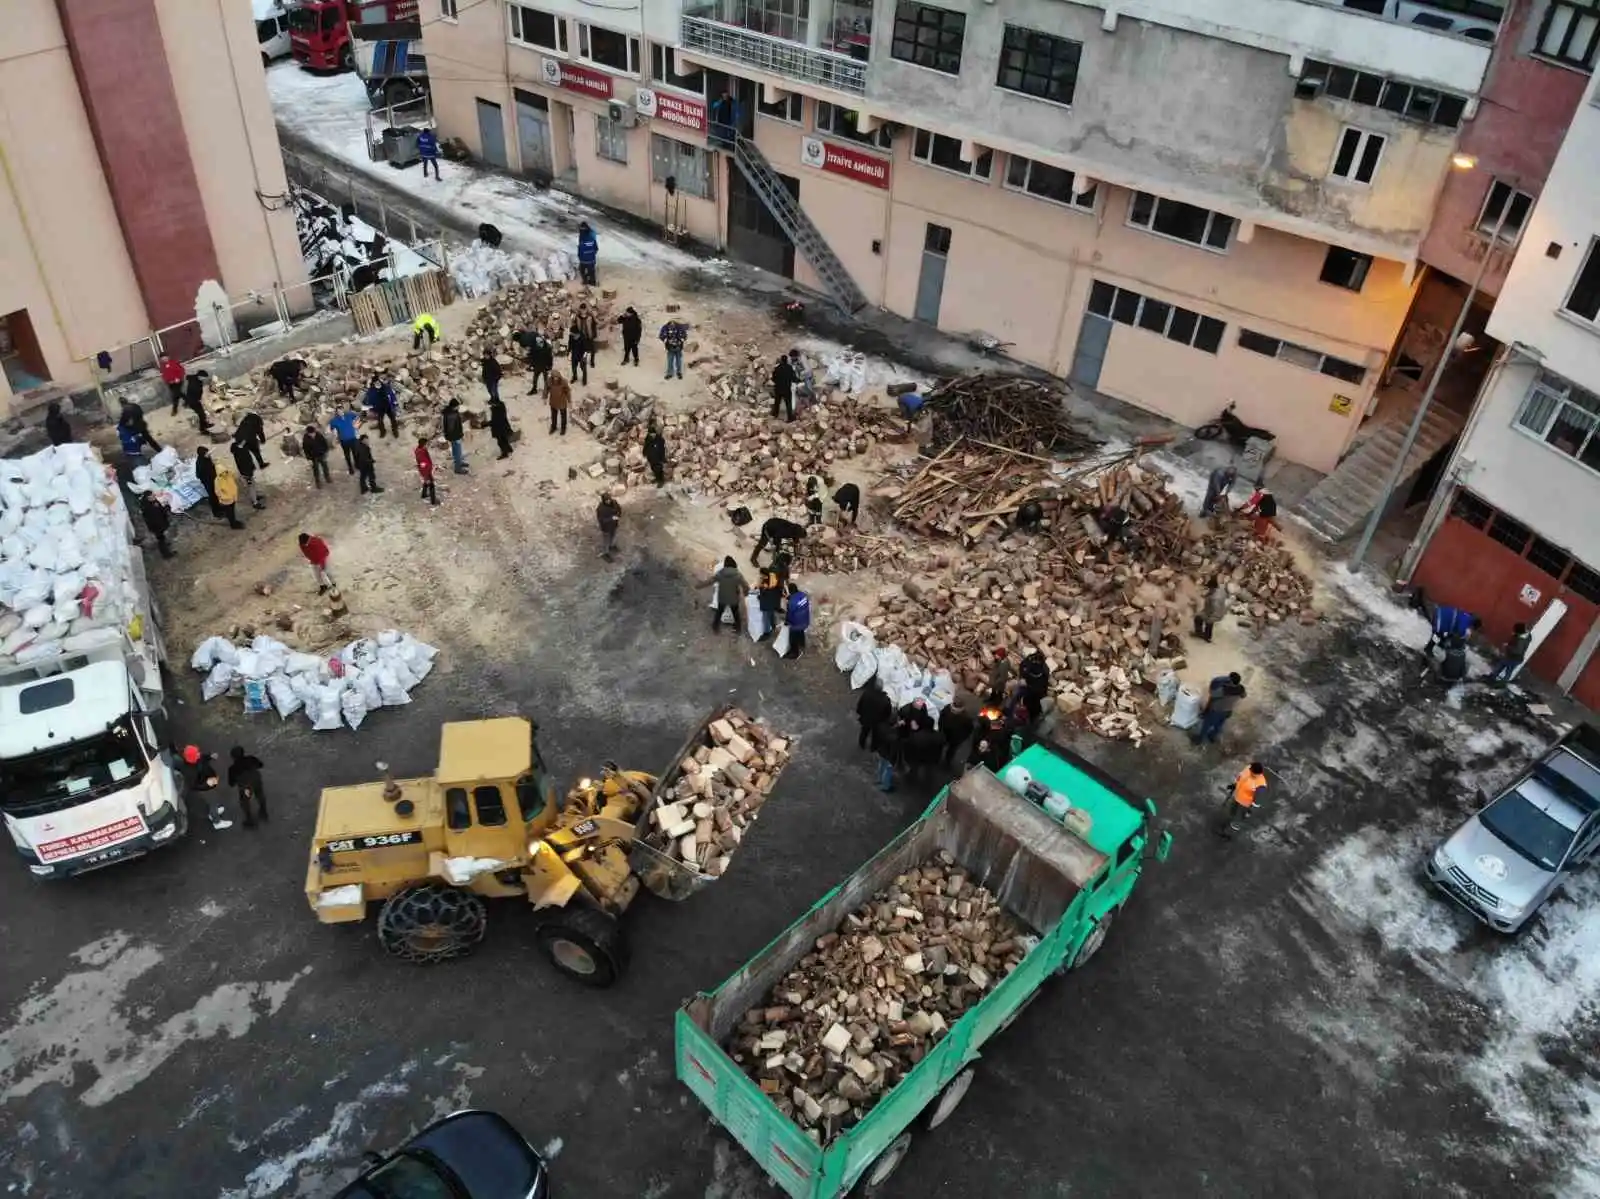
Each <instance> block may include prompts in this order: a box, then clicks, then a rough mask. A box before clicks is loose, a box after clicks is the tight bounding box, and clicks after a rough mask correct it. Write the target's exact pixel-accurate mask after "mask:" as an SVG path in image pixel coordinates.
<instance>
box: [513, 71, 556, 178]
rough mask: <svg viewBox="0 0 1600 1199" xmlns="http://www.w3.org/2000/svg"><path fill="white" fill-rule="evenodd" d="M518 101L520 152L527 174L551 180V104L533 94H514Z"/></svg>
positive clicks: (518, 141) (520, 92)
mask: <svg viewBox="0 0 1600 1199" xmlns="http://www.w3.org/2000/svg"><path fill="white" fill-rule="evenodd" d="M514 94H515V97H516V101H517V153H518V155H519V161H520V163H521V165H522V173H523V174H524V175H538V176H540V177H541V178H544V179H549V178H550V176H551V175H552V174H553V173H554V172H553V170H552V168H551V165H550V164H551V162H552V158H551V154H550V101H548V100H546V99H545V98H544V97H543V96H535V95H533V94H532V93H531V92H522V91H519V92H516V93H514Z"/></svg>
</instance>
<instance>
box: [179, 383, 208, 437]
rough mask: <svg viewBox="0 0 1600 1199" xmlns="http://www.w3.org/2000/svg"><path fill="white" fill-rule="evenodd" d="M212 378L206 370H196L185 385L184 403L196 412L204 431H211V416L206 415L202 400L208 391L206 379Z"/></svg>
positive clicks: (201, 429)
mask: <svg viewBox="0 0 1600 1199" xmlns="http://www.w3.org/2000/svg"><path fill="white" fill-rule="evenodd" d="M210 378H211V376H210V375H209V374H207V373H206V372H205V371H195V373H194V374H192V375H190V376H189V378H188V379H187V380H186V381H185V382H184V385H183V405H184V407H185V408H187V409H188V410H189V411H190V412H192V413H194V415H195V419H196V420H198V421H199V422H200V432H202V433H209V432H211V418H210V417H208V416H207V415H206V409H205V405H204V404H202V403H201V402H200V401H201V398H202V397H203V396H204V395H205V393H206V381H207V380H209V379H210Z"/></svg>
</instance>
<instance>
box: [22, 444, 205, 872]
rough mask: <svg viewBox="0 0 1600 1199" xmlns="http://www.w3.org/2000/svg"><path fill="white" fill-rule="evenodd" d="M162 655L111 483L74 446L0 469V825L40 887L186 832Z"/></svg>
mask: <svg viewBox="0 0 1600 1199" xmlns="http://www.w3.org/2000/svg"><path fill="white" fill-rule="evenodd" d="M165 659H166V651H165V647H164V645H163V644H162V639H161V630H160V625H159V611H158V609H157V607H156V604H155V601H154V599H153V597H152V596H151V593H150V586H149V583H148V581H147V580H146V578H145V572H144V560H143V557H142V554H141V552H140V550H139V548H138V547H137V546H136V545H135V544H134V540H133V526H132V523H131V521H130V520H129V518H128V510H127V506H126V505H125V504H124V502H123V499H122V493H121V489H120V488H119V487H118V486H117V482H116V477H115V475H114V474H113V472H112V471H111V470H110V469H109V468H107V467H106V466H105V465H104V464H103V463H102V462H101V461H100V460H99V458H98V457H97V456H96V455H95V453H94V451H93V450H92V449H90V448H89V447H88V446H83V445H67V446H55V447H52V448H51V449H48V450H45V451H42V452H41V453H38V454H34V455H31V456H30V457H27V458H16V459H6V460H3V461H0V817H3V818H4V820H5V826H6V831H7V832H8V833H10V834H11V839H12V841H13V842H14V843H15V845H16V849H17V854H18V856H19V857H20V858H21V859H22V861H23V863H24V865H26V866H27V868H28V869H29V870H30V871H31V872H32V873H33V874H34V875H36V876H37V877H40V878H66V877H70V876H71V875H75V874H81V873H83V872H84V871H87V870H95V869H98V868H99V867H101V866H107V865H110V864H111V863H113V862H118V861H122V860H125V859H127V858H131V857H136V856H138V855H140V854H143V853H147V852H149V851H150V850H152V849H155V848H158V847H160V846H162V845H170V844H172V843H174V842H176V841H177V840H178V839H179V838H181V837H182V836H183V834H184V832H185V830H186V828H187V824H188V817H187V813H186V811H185V808H184V796H183V788H184V782H183V778H182V774H181V771H180V769H179V767H178V766H177V765H176V764H175V762H174V760H173V755H172V750H171V747H170V745H169V738H168V734H167V728H166V712H165V702H164V701H165V688H164V682H163V674H162V666H163V663H164V662H165Z"/></svg>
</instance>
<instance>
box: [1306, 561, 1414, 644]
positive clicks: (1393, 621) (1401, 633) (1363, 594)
mask: <svg viewBox="0 0 1600 1199" xmlns="http://www.w3.org/2000/svg"><path fill="white" fill-rule="evenodd" d="M1325 577H1326V579H1327V582H1328V583H1329V585H1330V586H1332V587H1334V588H1336V589H1337V590H1338V591H1339V592H1340V593H1341V594H1342V595H1343V596H1344V597H1345V598H1346V599H1348V600H1350V602H1351V603H1353V604H1354V605H1355V606H1356V607H1357V608H1360V609H1361V610H1362V611H1363V612H1365V613H1366V614H1367V615H1368V616H1370V617H1372V620H1371V621H1370V622H1368V624H1367V627H1368V628H1370V629H1372V630H1374V631H1375V632H1377V633H1379V634H1381V635H1382V636H1384V637H1387V638H1388V639H1389V640H1390V641H1393V642H1395V643H1396V644H1397V645H1402V646H1405V647H1406V648H1407V649H1414V650H1421V649H1422V647H1423V646H1425V645H1427V644H1428V637H1429V629H1428V621H1427V618H1426V617H1424V616H1423V615H1422V613H1421V612H1418V611H1416V610H1415V609H1413V608H1412V607H1411V606H1410V604H1409V602H1408V601H1406V600H1403V599H1399V598H1397V597H1396V596H1395V595H1394V594H1393V592H1392V591H1391V590H1390V588H1389V585H1388V583H1387V582H1385V581H1384V580H1383V578H1382V577H1381V576H1380V575H1377V574H1375V573H1374V572H1372V571H1369V570H1351V569H1350V567H1349V566H1348V565H1345V564H1343V563H1341V564H1339V565H1336V566H1330V567H1329V568H1328V570H1327V571H1326V575H1325Z"/></svg>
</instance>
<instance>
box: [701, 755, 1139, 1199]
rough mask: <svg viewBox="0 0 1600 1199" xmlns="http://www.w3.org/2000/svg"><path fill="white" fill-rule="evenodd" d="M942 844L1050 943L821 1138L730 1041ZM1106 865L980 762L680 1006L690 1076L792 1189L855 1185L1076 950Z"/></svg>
mask: <svg viewBox="0 0 1600 1199" xmlns="http://www.w3.org/2000/svg"><path fill="white" fill-rule="evenodd" d="M940 850H944V851H947V852H948V853H950V855H951V856H952V857H954V859H955V860H956V862H957V863H958V864H960V865H961V866H962V867H964V868H965V869H966V871H967V872H968V874H969V875H970V876H971V878H972V881H973V882H975V883H980V884H982V885H983V886H985V887H987V888H988V889H989V890H990V891H991V892H993V893H994V895H995V896H996V897H997V898H998V899H999V901H1000V904H1001V906H1002V907H1004V908H1005V909H1006V911H1007V912H1009V913H1010V914H1011V915H1013V916H1014V917H1016V918H1018V919H1019V920H1020V921H1021V922H1022V923H1023V924H1024V925H1026V926H1027V928H1028V929H1029V930H1030V931H1032V932H1033V933H1034V934H1035V936H1037V937H1038V938H1039V940H1038V944H1037V945H1035V946H1034V947H1033V948H1032V949H1031V950H1029V952H1028V953H1027V954H1026V955H1025V956H1024V957H1023V959H1022V961H1021V962H1020V963H1019V964H1018V966H1017V967H1016V968H1015V969H1014V970H1013V971H1012V972H1011V973H1010V974H1008V975H1007V976H1006V977H1005V978H1004V979H1002V980H1001V981H1000V982H999V983H998V984H997V985H996V986H995V988H994V989H993V990H992V991H990V992H989V993H988V994H987V995H985V996H984V997H983V998H982V999H981V1000H980V1001H979V1002H978V1003H976V1004H975V1005H974V1006H973V1007H971V1008H970V1009H968V1010H967V1011H966V1012H965V1013H963V1015H962V1016H961V1018H960V1019H959V1020H957V1021H956V1023H955V1024H954V1025H953V1026H952V1027H951V1029H950V1031H949V1033H948V1034H946V1036H945V1037H944V1038H943V1039H942V1040H940V1041H939V1042H938V1043H937V1044H935V1045H934V1046H933V1047H932V1048H931V1049H930V1050H929V1052H928V1054H927V1056H926V1057H924V1058H923V1060H922V1061H921V1062H920V1063H918V1065H917V1066H916V1067H915V1068H914V1069H912V1070H911V1071H910V1073H908V1074H907V1075H906V1076H905V1077H904V1078H903V1079H901V1081H900V1082H899V1083H898V1084H897V1085H896V1086H894V1087H893V1088H892V1089H890V1090H889V1091H888V1092H887V1093H886V1094H885V1095H884V1096H883V1097H882V1098H880V1099H879V1101H878V1102H877V1104H876V1105H875V1106H874V1107H873V1108H872V1109H871V1110H870V1111H869V1112H868V1113H867V1114H866V1116H865V1117H864V1118H863V1119H862V1120H861V1122H860V1123H858V1124H857V1125H855V1127H853V1128H851V1129H849V1130H848V1131H846V1132H843V1133H841V1134H839V1135H838V1136H836V1137H835V1138H834V1139H833V1141H832V1142H831V1143H829V1144H828V1145H827V1146H820V1145H818V1144H817V1143H816V1142H815V1141H813V1140H812V1139H811V1137H810V1136H809V1135H807V1133H806V1132H804V1131H803V1130H802V1129H801V1128H800V1127H799V1126H798V1125H796V1124H795V1123H794V1122H793V1121H791V1120H789V1119H788V1118H787V1117H786V1116H784V1115H783V1113H782V1112H780V1111H779V1110H778V1108H777V1107H776V1106H775V1105H774V1104H773V1103H772V1101H771V1100H770V1099H769V1098H768V1097H767V1096H766V1095H765V1094H764V1093H762V1091H761V1089H760V1088H759V1087H758V1086H757V1085H756V1084H755V1082H753V1081H752V1080H751V1079H750V1078H749V1077H748V1076H747V1075H746V1074H745V1073H744V1071H743V1070H741V1069H740V1068H739V1066H738V1064H737V1063H735V1062H734V1061H733V1060H732V1059H731V1058H730V1057H729V1056H728V1055H727V1054H726V1053H725V1052H724V1050H723V1049H722V1046H723V1045H724V1044H725V1043H726V1042H727V1040H728V1039H729V1037H730V1035H731V1034H732V1032H733V1031H734V1028H735V1026H736V1025H737V1024H738V1022H739V1020H740V1018H741V1017H742V1016H743V1015H744V1013H745V1012H746V1011H748V1010H749V1009H750V1008H752V1007H754V1006H756V1005H757V1004H760V1003H762V1002H764V1001H765V999H766V997H767V995H768V993H769V992H770V991H771V990H772V988H773V987H774V986H775V985H776V984H777V983H778V982H779V980H781V979H782V978H783V976H784V975H785V974H786V973H787V972H788V971H789V970H790V969H791V968H793V967H794V965H795V964H796V963H797V962H798V961H799V960H800V959H801V958H802V957H804V956H805V954H806V953H808V952H809V951H810V950H811V948H812V946H813V945H814V944H815V942H816V940H817V938H818V937H820V936H822V935H823V934H824V933H829V932H832V931H834V930H835V929H837V928H838V927H839V926H840V925H841V924H842V923H843V922H844V919H845V917H846V916H847V915H848V914H849V913H851V912H853V911H855V910H856V909H857V908H859V907H860V906H861V905H862V904H863V903H865V902H866V901H867V900H868V899H869V898H870V897H871V896H872V895H873V894H875V893H876V892H878V891H879V890H881V889H883V888H884V887H885V886H887V885H888V884H889V883H890V882H892V881H893V879H894V878H895V876H896V875H898V874H901V873H904V872H905V871H906V870H909V869H910V868H912V867H913V866H916V865H919V864H920V863H922V862H924V861H926V860H927V859H928V858H930V857H933V856H934V855H935V854H937V853H938V852H939V851H940ZM1107 862H1108V859H1107V857H1106V855H1105V854H1103V853H1101V852H1099V851H1098V850H1095V849H1093V848H1091V847H1090V846H1089V845H1088V844H1086V843H1085V842H1084V841H1082V840H1080V839H1079V838H1078V837H1076V836H1074V835H1073V834H1072V833H1071V832H1069V831H1067V830H1066V829H1065V828H1063V827H1062V826H1061V825H1060V824H1058V823H1056V822H1055V821H1054V820H1052V819H1051V818H1050V817H1049V816H1047V815H1046V814H1045V813H1044V812H1043V811H1041V810H1040V809H1039V808H1037V807H1035V806H1034V805H1033V804H1031V803H1029V802H1028V801H1026V800H1024V799H1022V798H1020V797H1019V796H1017V795H1014V794H1013V793H1012V792H1010V791H1009V790H1008V789H1007V788H1006V787H1005V785H1004V784H1003V783H1001V782H1000V781H999V780H998V779H997V778H995V777H994V775H992V774H990V773H989V772H988V771H986V770H976V771H971V772H969V773H968V774H966V775H964V776H963V777H962V778H961V779H960V780H958V781H957V782H956V783H954V784H952V785H951V786H950V787H948V788H947V789H946V790H945V791H944V792H943V793H941V795H940V796H939V797H938V798H937V799H936V800H934V802H933V803H932V804H931V805H930V806H929V807H928V809H927V811H925V812H924V813H923V815H922V816H921V817H920V818H919V819H918V820H917V821H916V822H915V823H914V824H912V825H911V826H910V827H909V828H907V829H906V830H905V831H904V832H902V833H901V834H900V835H899V836H898V837H896V838H895V839H894V840H893V841H891V842H890V843H889V844H888V845H887V846H885V847H884V848H883V849H882V850H880V851H879V852H878V853H877V854H875V855H874V856H873V857H872V858H871V859H869V860H868V861H867V862H866V863H865V864H864V865H863V866H861V868H860V869H858V870H856V871H855V873H853V874H851V875H850V877H848V878H847V879H845V881H844V882H842V883H841V884H839V886H837V887H835V888H834V889H833V890H832V891H830V892H829V893H828V894H827V895H825V896H823V898H822V899H821V900H820V901H818V903H817V904H816V905H815V906H813V907H812V908H811V910H810V911H808V912H807V913H806V914H805V915H804V916H802V917H800V919H798V920H797V921H795V922H794V923H793V924H792V925H790V926H789V928H788V929H786V930H785V931H784V932H783V933H782V934H780V935H779V936H778V937H777V938H776V939H775V940H774V941H773V942H772V943H771V944H769V945H768V946H767V947H766V948H765V949H763V950H761V952H760V953H758V954H756V956H755V957H754V958H752V959H751V960H750V961H749V962H748V963H746V964H745V965H744V966H742V967H740V968H739V970H737V971H736V972H735V973H734V974H733V975H732V976H731V977H730V978H728V979H727V980H726V981H725V982H723V983H722V985H721V986H719V987H718V988H717V989H716V990H714V991H712V992H710V993H709V994H704V993H703V994H701V995H698V996H696V997H695V998H694V999H692V1000H690V1001H689V1002H688V1003H687V1004H686V1005H685V1006H684V1007H683V1008H682V1009H681V1010H680V1011H679V1012H678V1014H677V1018H676V1042H677V1046H676V1052H677V1071H678V1077H679V1079H680V1080H681V1081H682V1082H684V1083H685V1084H686V1085H687V1086H688V1087H689V1089H690V1090H692V1091H693V1092H694V1093H695V1094H696V1095H697V1096H699V1098H700V1100H701V1101H702V1102H703V1103H704V1104H705V1105H706V1107H707V1108H709V1109H710V1111H711V1114H712V1115H713V1116H714V1117H715V1118H716V1119H717V1121H718V1122H719V1123H721V1124H722V1125H723V1126H724V1127H725V1128H726V1129H727V1130H728V1131H729V1132H730V1133H731V1134H732V1135H733V1136H734V1137H735V1138H736V1139H737V1140H738V1141H739V1143H740V1144H742V1145H743V1146H744V1147H745V1149H746V1150H747V1151H748V1152H749V1153H750V1155H751V1156H752V1157H754V1158H755V1159H756V1160H757V1161H758V1162H760V1163H761V1165H762V1167H763V1168H764V1169H765V1170H766V1172H767V1173H768V1175H769V1176H771V1177H772V1179H773V1180H774V1181H775V1182H776V1183H777V1184H778V1185H779V1186H780V1187H781V1188H782V1189H783V1190H784V1191H785V1192H787V1193H788V1194H790V1195H793V1196H796V1197H797V1199H812V1197H822V1196H826V1197H832V1196H837V1195H842V1194H844V1193H845V1191H847V1190H848V1189H849V1188H850V1186H852V1185H853V1184H854V1183H855V1181H856V1180H857V1178H859V1176H860V1175H861V1173H862V1172H863V1171H865V1170H866V1168H867V1167H868V1166H869V1165H870V1164H871V1163H872V1162H873V1161H874V1159H876V1158H877V1156H878V1155H879V1154H880V1153H881V1152H883V1150H884V1149H885V1147H887V1146H888V1144H889V1143H890V1142H891V1141H892V1140H894V1138H895V1137H896V1136H898V1135H899V1133H900V1132H901V1131H902V1130H903V1129H904V1128H905V1127H906V1126H907V1125H908V1124H909V1123H910V1122H911V1121H912V1120H913V1119H914V1118H915V1117H916V1115H917V1113H918V1112H920V1111H921V1110H922V1109H923V1107H925V1106H926V1105H927V1104H928V1103H929V1102H930V1101H931V1100H932V1099H933V1098H934V1097H935V1096H936V1095H937V1094H938V1093H939V1091H940V1089H941V1088H942V1087H943V1086H944V1085H945V1084H946V1083H947V1082H949V1081H950V1079H952V1078H953V1077H955V1075H956V1074H958V1073H959V1072H960V1071H961V1069H962V1067H963V1066H965V1065H966V1063H967V1062H969V1061H970V1060H971V1059H972V1058H973V1057H975V1056H976V1055H977V1051H978V1048H979V1047H980V1046H981V1045H982V1044H983V1043H984V1042H985V1041H987V1040H988V1039H989V1037H991V1036H993V1035H994V1033H995V1032H996V1031H997V1030H998V1029H999V1028H1000V1026H1001V1025H1003V1024H1004V1023H1005V1022H1006V1021H1007V1019H1008V1018H1009V1017H1010V1016H1011V1015H1013V1014H1014V1013H1015V1012H1016V1011H1017V1010H1018V1009H1019V1008H1020V1007H1021V1006H1022V1005H1023V1004H1024V1003H1026V1002H1027V1000H1028V999H1029V998H1030V997H1031V996H1032V995H1033V993H1034V992H1035V991H1036V990H1037V989H1038V987H1039V985H1040V984H1041V983H1042V982H1043V981H1044V980H1045V979H1046V978H1047V977H1048V976H1049V975H1050V974H1051V973H1052V972H1054V971H1055V970H1056V969H1058V968H1059V967H1060V966H1061V965H1062V961H1063V959H1064V958H1065V957H1066V956H1067V954H1068V953H1069V952H1071V951H1073V950H1075V949H1076V947H1077V945H1078V943H1079V941H1080V940H1081V935H1078V936H1074V935H1073V934H1074V933H1075V932H1078V931H1079V930H1080V928H1081V926H1082V925H1083V923H1084V920H1083V917H1082V908H1083V906H1084V905H1082V904H1081V903H1079V902H1078V901H1079V898H1080V896H1081V895H1082V894H1083V892H1084V890H1085V888H1087V887H1088V886H1089V885H1090V884H1091V883H1092V882H1093V881H1094V880H1095V879H1096V878H1097V876H1099V875H1100V874H1101V873H1102V871H1104V870H1105V868H1106V866H1107Z"/></svg>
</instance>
